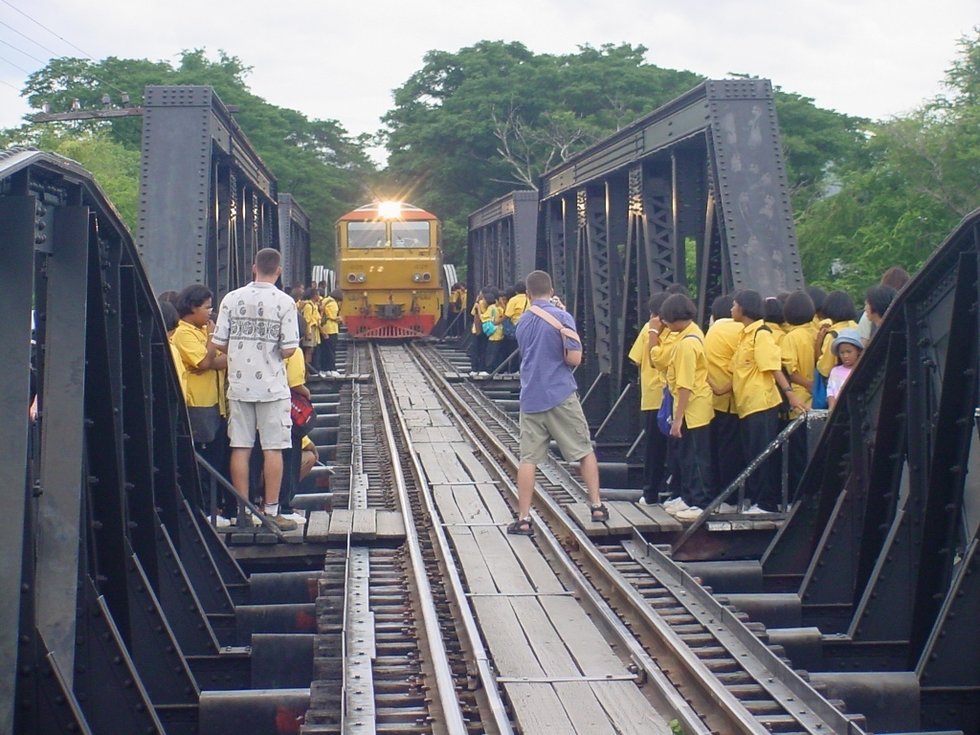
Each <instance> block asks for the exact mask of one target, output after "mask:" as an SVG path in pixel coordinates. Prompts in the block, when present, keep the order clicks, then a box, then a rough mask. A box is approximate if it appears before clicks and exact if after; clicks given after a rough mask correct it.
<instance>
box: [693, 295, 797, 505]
mask: <svg viewBox="0 0 980 735" xmlns="http://www.w3.org/2000/svg"><path fill="white" fill-rule="evenodd" d="M764 316H765V303H764V301H763V299H762V296H761V295H760V294H759V293H758V292H757V291H751V290H744V291H739V292H738V293H737V294H735V300H734V301H733V303H732V319H734V320H735V321H737V322H741V323H742V325H743V327H742V334H741V336H740V337H739V341H738V346H737V347H736V349H735V355H734V356H733V357H732V382H731V383H730V384H729V385H722V386H718V385H712V388H713V389H714V392H715V393H716V394H717V395H723V394H725V393H727V392H729V391H732V392H733V393H734V395H735V408H736V410H737V411H738V416H739V419H740V435H741V439H742V451H743V452H744V454H745V458H746V460H747V461H748V462H752V461H753V460H754V459H755V458H756V457H758V456H759V455H760V454H761V453H762V452H763V450H765V448H766V447H767V446H769V443H770V442H772V440H773V439H775V438H776V434H777V433H778V429H779V424H778V421H779V407H780V406H781V405H782V398H781V396H780V392H782V393H784V394H787V398H788V400H789V403H790V405H791V406H792V407H793V408H802V407H803V403H802V401H801V400H800V399H799V397H798V396H796V395H795V394H794V393H793V391H792V390H791V388H790V386H789V381H787V380H786V376H785V375H783V372H782V355H781V353H780V351H779V347H778V346H777V345H776V340H775V339H774V338H773V336H772V332H771V331H770V330H769V328H768V327H766V326H765V324H763V317H764ZM777 470H778V464H777V463H776V462H775V461H774V458H770V460H769V461H767V462H765V463H764V464H763V465H762V466H760V467H759V468H758V469H757V470H756V471H755V472H753V473H752V474H751V475H750V476H749V478H748V480H747V481H746V483H745V493H746V499H747V500H748V502H749V503H752V501H755V502H754V503H752V504H751V505H750V506H749V508H748V509H747V510H746V511H745V512H746V513H765V512H772V511H776V510H777V509H778V507H779V502H780V494H779V486H778V483H777V481H776V472H777Z"/></svg>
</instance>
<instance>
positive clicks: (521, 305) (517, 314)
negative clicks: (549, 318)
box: [504, 293, 531, 327]
mask: <svg viewBox="0 0 980 735" xmlns="http://www.w3.org/2000/svg"><path fill="white" fill-rule="evenodd" d="M530 305H531V301H530V299H528V297H527V295H526V294H522V293H519V294H514V295H513V296H511V297H510V298H509V299H507V306H506V307H504V318H505V319H510V320H511V321H512V322H513V323H514V326H515V327H516V326H517V322H519V321H520V320H521V317H522V316H524V312H525V311H527V307H529V306H530Z"/></svg>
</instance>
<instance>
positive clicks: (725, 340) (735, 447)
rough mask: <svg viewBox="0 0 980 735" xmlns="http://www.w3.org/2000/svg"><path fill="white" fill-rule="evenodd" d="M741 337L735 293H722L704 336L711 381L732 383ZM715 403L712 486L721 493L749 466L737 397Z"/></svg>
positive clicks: (717, 399)
mask: <svg viewBox="0 0 980 735" xmlns="http://www.w3.org/2000/svg"><path fill="white" fill-rule="evenodd" d="M741 336H742V323H741V322H736V321H734V320H733V319H732V297H731V295H723V296H719V297H718V298H716V299H715V300H714V301H713V302H712V303H711V325H710V326H709V327H708V331H707V332H706V333H705V335H704V353H705V355H706V356H707V358H708V382H709V383H714V384H715V385H728V384H729V383H731V382H732V357H733V356H734V355H735V348H737V347H738V341H739V339H740V338H741ZM712 405H713V406H714V409H715V417H714V418H713V419H711V472H712V482H711V485H712V487H714V489H715V492H716V493H719V492H721V491H722V490H724V489H725V488H727V487H728V486H729V485H730V484H731V483H732V481H733V480H734V479H735V478H736V477H738V474H739V473H740V472H741V471H742V470H743V469H745V458H744V457H743V456H742V445H741V442H740V440H739V430H738V428H739V421H738V411H736V410H735V397H734V396H733V395H732V394H731V393H726V394H724V395H721V396H714V399H713V401H712Z"/></svg>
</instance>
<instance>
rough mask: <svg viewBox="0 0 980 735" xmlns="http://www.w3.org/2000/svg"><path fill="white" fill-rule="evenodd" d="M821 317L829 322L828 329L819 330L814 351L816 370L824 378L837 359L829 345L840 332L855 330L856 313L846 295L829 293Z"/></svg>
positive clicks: (837, 292)
mask: <svg viewBox="0 0 980 735" xmlns="http://www.w3.org/2000/svg"><path fill="white" fill-rule="evenodd" d="M823 315H824V317H825V318H826V319H829V320H830V327H829V328H827V329H822V330H821V335H822V336H819V337H818V341H819V343H820V344H819V345H818V346H817V347H816V351H817V370H819V371H820V374H821V375H822V376H824V377H825V378H826V377H827V376H829V375H830V371H831V370H832V369H833V367H834V365H836V364H837V357H836V356H835V355H834V353H833V352H832V351H831V349H830V345H831V343H832V342H833V341H834V339H836V338H837V335H838V334H839V333H840V330H842V329H857V322H856V321H854V317H855V316H857V312H856V310H855V309H854V301H853V300H852V299H851V297H850V296H848V295H847V293H845V292H844V291H831V292H830V293H829V294H827V299H826V300H825V301H824V302H823Z"/></svg>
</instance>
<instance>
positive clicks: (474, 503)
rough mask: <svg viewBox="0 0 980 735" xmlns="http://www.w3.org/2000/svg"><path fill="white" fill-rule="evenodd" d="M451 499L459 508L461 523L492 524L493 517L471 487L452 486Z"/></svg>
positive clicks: (477, 493) (478, 494) (474, 488)
mask: <svg viewBox="0 0 980 735" xmlns="http://www.w3.org/2000/svg"><path fill="white" fill-rule="evenodd" d="M450 489H451V490H452V495H453V498H455V501H456V505H457V506H458V507H459V512H460V516H462V518H463V519H464V520H463V521H461V522H462V523H494V522H495V521H494V518H493V516H491V515H490V511H489V510H487V506H486V505H484V503H483V498H481V497H480V493H479V492H477V489H476V487H475V486H473V485H453V486H452V487H451V488H450Z"/></svg>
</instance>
